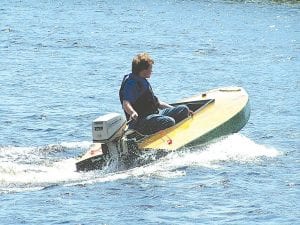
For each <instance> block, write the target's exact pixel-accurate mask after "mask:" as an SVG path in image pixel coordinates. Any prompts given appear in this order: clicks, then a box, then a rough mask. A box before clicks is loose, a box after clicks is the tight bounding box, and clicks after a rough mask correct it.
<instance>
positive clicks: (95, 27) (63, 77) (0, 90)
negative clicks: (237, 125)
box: [0, 0, 300, 225]
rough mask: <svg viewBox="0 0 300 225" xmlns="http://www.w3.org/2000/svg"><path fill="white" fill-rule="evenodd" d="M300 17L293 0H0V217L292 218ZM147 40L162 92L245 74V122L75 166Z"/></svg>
mask: <svg viewBox="0 0 300 225" xmlns="http://www.w3.org/2000/svg"><path fill="white" fill-rule="evenodd" d="M299 21H300V5H299V2H298V1H286V2H285V3H279V2H278V1H277V2H276V1H256V0H254V1H233V0H232V1H225V0H224V1H221V0H206V1H175V0H169V1H158V0H154V1H142V0H135V1H133V0H128V1H117V0H116V1H114V0H112V1H108V0H102V1H100V0H99V1H83V0H77V1H46V0H43V1H33V0H30V1H9V0H2V1H1V4H0V96H1V97H0V202H1V204H0V224H111V225H113V224H297V223H299V220H300V213H299V212H300V205H299V202H300V201H299V200H300V193H299V187H300V178H299V174H300V168H299V165H300V154H299V150H300V122H299V121H300V120H299V112H300V104H299V97H300V91H299V90H300V78H299V74H300V57H299V56H300V54H299V53H300V33H299V32H300V25H299ZM143 51H147V52H149V53H150V54H151V55H152V57H153V58H154V60H155V64H154V68H153V76H152V78H151V83H152V86H153V89H154V91H155V93H156V94H157V95H158V96H159V97H160V99H162V100H164V101H167V102H173V101H175V100H179V99H181V98H184V97H188V96H190V95H193V94H197V93H199V92H201V91H206V90H209V89H212V88H216V87H220V86H221V87H222V86H231V85H238V86H242V87H244V88H245V89H246V90H247V91H248V93H249V96H250V101H251V108H252V112H251V118H250V120H249V122H248V124H247V125H246V126H245V127H244V129H243V130H242V131H241V132H240V133H238V134H234V135H231V136H229V137H226V138H223V139H221V140H218V141H216V142H214V143H212V144H209V145H207V146H204V147H203V146H195V147H194V148H193V149H183V150H181V151H178V152H174V153H172V154H170V155H168V156H166V157H164V158H162V159H160V160H157V161H155V162H153V163H150V164H148V165H144V166H137V167H136V168H133V169H130V170H125V171H116V170H115V169H113V168H106V169H105V170H103V171H93V172H86V173H77V172H75V160H76V157H77V156H78V155H80V154H82V153H84V152H85V151H86V150H87V149H88V147H89V145H90V144H91V121H92V120H93V119H95V118H96V117H97V116H99V115H102V114H105V113H108V112H122V110H121V107H120V105H119V100H118V88H119V85H120V83H121V80H122V77H123V75H124V74H126V73H128V72H130V69H131V68H130V65H131V60H132V58H133V56H134V55H135V54H137V53H139V52H143ZM220 113H221V112H220Z"/></svg>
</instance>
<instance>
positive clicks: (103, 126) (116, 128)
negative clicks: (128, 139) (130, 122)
mask: <svg viewBox="0 0 300 225" xmlns="http://www.w3.org/2000/svg"><path fill="white" fill-rule="evenodd" d="M125 128H126V119H125V117H124V116H122V115H120V114H119V113H109V114H106V115H103V116H99V117H98V118H97V119H95V120H94V121H93V124H92V134H93V142H101V143H107V142H111V141H113V140H115V139H118V138H121V137H122V135H123V134H124V130H125Z"/></svg>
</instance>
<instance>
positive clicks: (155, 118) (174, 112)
mask: <svg viewBox="0 0 300 225" xmlns="http://www.w3.org/2000/svg"><path fill="white" fill-rule="evenodd" d="M188 116H189V108H188V107H187V106H186V105H179V106H176V107H174V108H167V109H163V110H161V111H160V112H159V113H158V114H151V115H149V116H147V117H145V118H142V119H138V120H137V121H134V123H133V124H130V128H132V129H135V130H136V131H138V132H140V133H142V134H154V133H156V132H158V131H160V130H164V129H166V128H169V127H172V126H174V125H175V124H176V123H178V122H180V121H181V120H184V119H185V118H187V117H188Z"/></svg>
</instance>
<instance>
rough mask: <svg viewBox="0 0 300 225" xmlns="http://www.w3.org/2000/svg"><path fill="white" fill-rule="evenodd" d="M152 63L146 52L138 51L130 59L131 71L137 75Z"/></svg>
mask: <svg viewBox="0 0 300 225" xmlns="http://www.w3.org/2000/svg"><path fill="white" fill-rule="evenodd" d="M152 64H154V61H153V59H152V58H151V57H150V55H149V54H148V53H146V52H144V53H140V54H138V55H136V56H135V57H134V58H133V60H132V73H133V74H136V75H139V73H140V72H141V71H143V70H146V69H148V68H149V66H150V65H152Z"/></svg>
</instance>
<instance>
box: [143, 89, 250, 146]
mask: <svg viewBox="0 0 300 225" xmlns="http://www.w3.org/2000/svg"><path fill="white" fill-rule="evenodd" d="M205 99H214V102H212V103H211V104H208V105H207V106H206V107H204V108H203V109H201V110H199V111H196V112H195V113H194V115H193V116H191V117H189V118H187V119H185V120H184V121H182V122H180V123H179V124H176V125H175V126H173V127H171V128H168V129H166V130H163V131H160V132H158V133H156V134H154V135H152V136H149V137H147V138H145V139H143V140H141V141H140V142H139V143H138V148H139V149H140V150H147V149H163V150H176V149H179V148H182V147H183V146H190V145H195V144H201V143H204V142H207V141H210V140H212V139H214V138H217V137H221V136H224V135H228V134H231V133H235V132H238V131H239V130H241V129H242V128H243V127H244V126H245V124H246V123H247V121H248V119H249V117H250V104H249V97H248V94H247V92H246V91H245V90H244V89H243V88H241V87H226V88H218V89H214V90H210V91H208V92H205V93H200V94H198V95H195V96H193V97H190V98H187V99H183V100H182V101H179V103H180V102H189V101H201V100H205Z"/></svg>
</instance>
